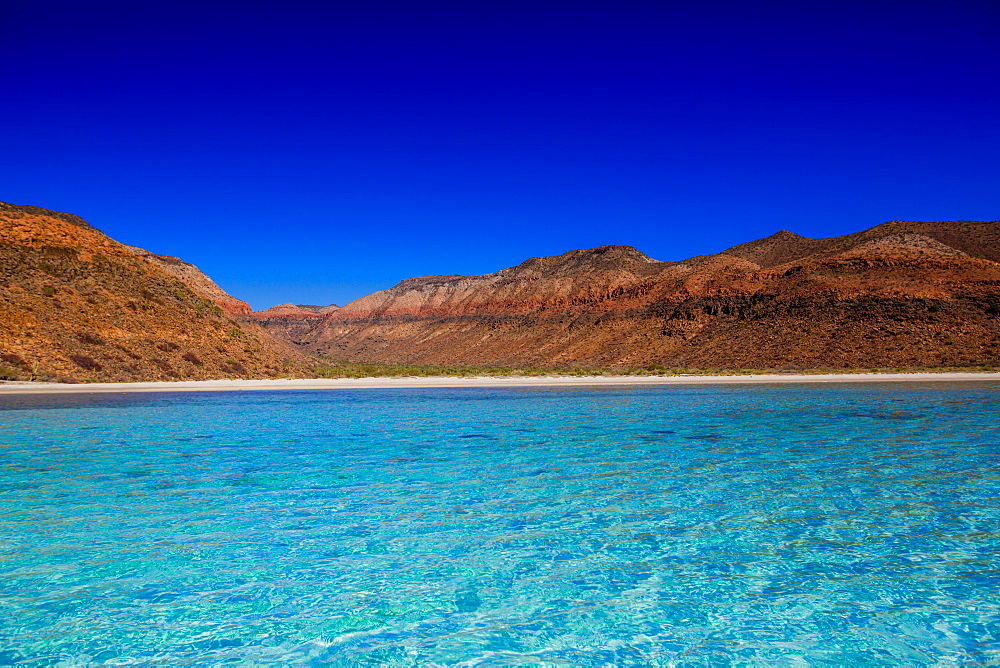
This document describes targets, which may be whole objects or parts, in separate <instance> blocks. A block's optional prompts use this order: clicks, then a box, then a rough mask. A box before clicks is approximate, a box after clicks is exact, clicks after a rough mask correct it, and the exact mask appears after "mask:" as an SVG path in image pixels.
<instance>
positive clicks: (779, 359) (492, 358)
mask: <svg viewBox="0 0 1000 668" xmlns="http://www.w3.org/2000/svg"><path fill="white" fill-rule="evenodd" d="M998 261H1000V222H976V221H957V222H944V223H921V222H903V221H893V222H889V223H885V224H883V225H879V226H877V227H874V228H871V229H869V230H865V231H863V232H858V233H856V234H851V235H847V236H843V237H836V238H832V239H806V238H804V237H800V236H798V235H795V234H793V233H791V232H779V233H777V234H775V235H773V236H771V237H768V238H766V239H761V240H758V241H753V242H750V243H746V244H741V245H739V246H735V247H733V248H730V249H728V250H726V251H723V252H721V253H718V254H716V255H706V256H700V257H695V258H691V259H689V260H684V261H681V262H658V261H655V260H652V259H650V258H649V257H647V256H645V255H643V254H642V253H640V252H639V251H637V250H635V249H634V248H630V247H624V246H602V247H599V248H594V249H590V250H576V251H570V252H569V253H564V254H563V255H560V256H556V257H544V258H532V259H530V260H527V261H525V262H523V263H521V264H520V265H518V266H516V267H511V268H509V269H504V270H502V271H499V272H497V273H494V274H487V275H484V276H472V277H466V276H428V277H423V278H412V279H407V280H405V281H402V282H401V283H399V284H398V285H396V286H395V287H393V288H391V289H389V290H383V291H380V292H376V293H374V294H371V295H368V296H367V297H363V298H361V299H358V300H356V301H354V302H351V303H350V304H347V305H345V306H344V307H342V308H340V309H338V310H336V311H335V312H332V313H329V314H326V315H325V316H323V317H322V318H320V317H303V318H299V319H297V320H295V322H294V323H292V322H290V321H289V322H287V323H280V322H278V321H272V322H271V324H270V326H269V330H270V331H272V332H274V333H276V334H278V335H282V336H284V337H285V338H286V339H287V340H289V341H292V342H294V343H296V344H298V345H299V346H300V347H302V348H304V349H306V350H309V351H311V352H314V353H317V354H320V355H323V356H326V357H329V358H332V359H350V360H353V361H381V362H406V363H419V364H455V363H465V364H495V365H512V366H520V365H548V364H556V365H565V366H574V365H595V366H605V367H606V366H646V365H649V364H661V365H664V366H667V367H701V368H706V367H714V368H718V367H729V368H750V367H752V368H775V367H778V368H780V367H799V368H822V367H840V368H857V367H874V366H877V367H886V366H952V365H976V364H996V363H998V361H1000V338H998V336H1000V264H998Z"/></svg>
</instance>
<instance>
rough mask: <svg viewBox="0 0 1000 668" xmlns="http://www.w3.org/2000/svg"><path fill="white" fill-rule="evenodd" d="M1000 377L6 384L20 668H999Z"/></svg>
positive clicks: (8, 608)
mask: <svg viewBox="0 0 1000 668" xmlns="http://www.w3.org/2000/svg"><path fill="white" fill-rule="evenodd" d="M998 397H1000V386H998V385H996V384H986V383H979V384H954V383H951V384H949V383H933V384H909V383H907V384H889V383H886V384H871V385H780V386H779V385H775V386H762V385H761V386H745V387H735V386H700V387H697V386H691V387H679V386H673V387H660V388H651V387H644V388H635V387H624V388H593V389H574V390H566V389H558V390H551V389H502V390H496V389H462V390H406V391H399V390H359V391H309V392H291V391H283V392H251V393H177V394H136V395H113V396H100V395H98V396H90V397H88V396H73V395H64V396H62V397H51V396H50V397H14V396H0V611H2V613H0V615H2V617H0V663H7V664H9V663H17V662H19V661H21V662H26V663H31V664H32V665H48V664H58V663H63V664H65V665H78V664H86V663H92V664H100V663H103V662H107V663H144V664H148V663H161V664H166V665H177V664H185V663H188V664H194V663H198V664H206V663H207V664H212V663H225V662H233V663H244V664H256V665H260V664H274V665H280V664H288V663H295V664H304V663H305V664H308V663H312V664H315V665H329V664H334V665H356V664H362V663H370V664H376V665H453V664H461V665H470V666H501V665H532V664H537V665H582V666H592V665H608V664H615V665H678V666H684V665H692V666H700V665H713V666H715V665H730V664H742V665H759V664H766V665H824V664H825V665H843V664H849V665H934V664H942V665H944V664H952V663H965V664H977V665H1000V407H998V402H997V398H998Z"/></svg>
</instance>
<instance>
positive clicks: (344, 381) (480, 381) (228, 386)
mask: <svg viewBox="0 0 1000 668" xmlns="http://www.w3.org/2000/svg"><path fill="white" fill-rule="evenodd" d="M379 366H380V367H382V366H392V365H379ZM444 368H445V369H453V370H454V372H453V373H452V375H445V374H444V373H440V374H437V375H430V374H425V375H412V374H411V375H402V374H401V373H400V374H395V375H391V374H389V373H388V372H387V374H386V375H382V376H378V375H372V374H369V375H364V376H362V375H351V376H348V375H330V376H326V377H319V378H317V377H313V378H270V379H269V378H256V379H250V378H224V379H219V380H188V381H183V380H182V381H154V382H130V383H52V382H39V381H16V380H15V381H12V380H0V396H2V395H5V394H8V395H10V394H63V393H72V394H78V393H118V394H126V393H129V392H139V393H141V392H218V391H244V390H319V389H365V388H368V389H375V388H383V389H386V388H393V389H419V388H424V389H427V388H462V387H467V388H473V387H586V386H615V385H618V386H622V385H685V384H688V385H710V384H726V385H739V384H746V385H752V384H768V383H771V384H779V383H780V384H788V383H880V382H942V381H943V382H982V381H988V382H1000V371H998V370H993V369H983V368H975V369H966V370H956V369H949V370H941V369H937V370H909V371H907V370H904V371H879V370H840V371H834V372H831V371H829V370H817V371H797V372H794V373H793V372H790V371H784V370H772V371H750V370H740V371H739V372H731V373H728V374H726V373H721V372H720V371H719V370H698V371H694V372H690V373H689V372H678V373H672V372H671V373H657V372H648V371H647V373H638V374H637V373H633V374H611V373H604V374H594V373H589V374H588V373H581V374H576V373H567V372H565V370H564V371H563V372H562V373H546V372H543V371H542V370H536V373H523V371H524V370H521V371H522V373H513V372H511V373H497V374H493V375H476V374H473V373H471V371H472V370H473V369H475V370H477V371H478V370H480V368H478V367H454V368H453V367H444ZM460 370H467V371H469V372H470V373H467V374H464V375H463V374H461V373H458V371H460Z"/></svg>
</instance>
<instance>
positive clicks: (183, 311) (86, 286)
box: [0, 202, 309, 381]
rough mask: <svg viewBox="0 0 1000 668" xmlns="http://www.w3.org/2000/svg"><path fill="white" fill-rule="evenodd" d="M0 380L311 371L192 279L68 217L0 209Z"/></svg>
mask: <svg viewBox="0 0 1000 668" xmlns="http://www.w3.org/2000/svg"><path fill="white" fill-rule="evenodd" d="M0 278H2V280H0V377H7V378H47V379H60V380H67V381H81V380H102V381H130V380H156V379H159V380H171V379H207V378H222V377H251V376H252V377H268V376H278V375H281V374H284V373H287V372H290V371H297V372H300V373H304V372H306V370H307V368H308V363H309V359H308V358H307V356H306V355H304V354H303V353H301V352H300V351H297V350H294V349H293V348H292V347H291V346H289V345H288V344H286V343H283V342H279V341H276V340H274V339H273V338H272V337H270V336H269V335H268V334H267V333H266V332H264V331H263V330H262V329H261V328H260V327H259V326H258V325H257V324H256V323H254V322H252V321H251V320H250V319H249V318H248V314H249V313H250V307H249V306H248V305H247V304H246V303H245V302H243V301H241V300H239V299H236V298H235V297H233V296H232V295H229V294H227V293H226V292H225V291H223V290H222V288H220V287H219V286H218V285H216V284H215V283H214V282H213V281H212V280H211V279H210V278H209V277H208V276H206V275H205V274H204V273H202V272H201V271H200V270H199V269H198V268H197V267H195V266H194V265H192V264H189V263H187V262H184V261H183V260H180V259H178V258H175V257H170V256H165V255H155V254H153V253H150V252H149V251H146V250H144V249H141V248H135V247H133V246H127V245H125V244H122V243H119V242H117V241H115V240H114V239H111V238H110V237H108V236H107V235H105V234H103V233H102V232H100V231H99V230H98V229H96V228H95V227H93V226H92V225H90V224H89V223H87V222H86V221H84V220H83V219H81V218H79V217H77V216H74V215H72V214H67V213H60V212H56V211H48V210H46V209H42V208H39V207H33V206H19V205H14V204H7V203H3V202H0Z"/></svg>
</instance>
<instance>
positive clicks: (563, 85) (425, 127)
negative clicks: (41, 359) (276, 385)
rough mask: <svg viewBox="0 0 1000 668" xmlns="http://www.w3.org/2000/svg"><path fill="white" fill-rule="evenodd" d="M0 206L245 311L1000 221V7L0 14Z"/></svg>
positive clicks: (17, 3) (191, 7) (992, 0)
mask: <svg viewBox="0 0 1000 668" xmlns="http://www.w3.org/2000/svg"><path fill="white" fill-rule="evenodd" d="M0 25H2V27H3V39H2V40H0V74H2V82H3V95H2V97H0V141H2V146H3V148H2V150H3V156H4V159H3V161H2V163H0V200H3V201H8V202H14V203H17V204H33V205H37V206H43V207H47V208H50V209H56V210H61V211H69V212H72V213H76V214H78V215H81V216H83V217H84V218H86V219H87V220H88V221H90V222H91V223H93V224H94V225H96V226H97V227H99V228H101V229H103V230H104V231H105V232H107V233H108V234H110V235H111V236H113V237H115V238H116V239H118V240H120V241H123V242H125V243H129V244H133V245H137V246H142V247H145V248H147V249H149V250H151V251H153V252H157V253H163V254H169V255H178V256H180V257H182V258H184V259H185V260H188V261H189V262H193V263H195V264H197V265H198V266H200V267H201V268H202V269H204V270H205V271H206V272H207V273H208V274H209V275H211V276H212V277H213V278H214V279H216V281H217V282H218V283H219V284H220V285H222V287H223V288H225V289H227V290H228V291H230V292H231V293H233V294H234V295H236V296H237V297H240V298H242V299H245V300H247V301H249V302H250V303H251V305H252V306H254V308H258V309H260V308H265V307H267V306H270V305H272V304H275V303H279V302H287V301H291V302H297V303H313V304H328V303H331V302H336V303H339V304H343V303H345V302H346V301H349V300H350V299H353V298H356V297H359V296H361V295H363V294H367V293H368V292H371V291H373V290H376V289H380V288H384V287H389V286H390V285H393V284H394V283H396V282H397V281H399V280H400V279H403V278H407V277H411V276H419V275H427V274H481V273H488V272H491V271H496V270H498V269H501V268H503V267H506V266H511V265H514V264H517V263H518V262H520V261H522V260H524V259H526V258H528V257H531V256H537V255H553V254H558V253H562V252H564V251H567V250H570V249H574V248H588V247H593V246H598V245H602V244H626V245H631V246H636V247H637V248H639V249H640V250H642V251H644V252H645V253H647V254H649V255H651V256H653V257H655V258H657V259H662V260H677V259H682V258H685V257H689V256H692V255H697V254H701V253H713V252H718V251H720V250H722V249H724V248H726V247H728V246H731V245H734V244H737V243H740V242H743V241H748V240H750V239H754V238H759V237H763V236H767V235H769V234H772V233H773V232H775V231H777V230H779V229H789V230H792V231H794V232H797V233H799V234H803V235H805V236H813V237H826V236H835V235H839V234H845V233H849V232H854V231H858V230H861V229H864V228H867V227H871V226H873V225H876V224H878V223H881V222H884V221H887V220H893V219H908V220H953V219H977V220H982V219H988V220H993V219H997V218H1000V2H996V0H988V1H987V0H978V1H973V0H948V1H945V0H935V1H934V2H924V1H921V0H908V1H906V2H879V1H878V0H869V1H868V2H863V3H862V2H858V3H851V2H805V1H803V0H798V1H796V2H767V1H766V0H761V1H759V2H749V1H746V0H743V1H740V2H712V1H711V0H706V1H702V2H671V1H669V0H661V1H660V2H628V1H627V0H623V1H620V2H617V1H616V2H610V1H605V2H587V1H586V0H579V1H578V2H573V3H569V2H559V3H556V2H546V1H545V0H538V1H536V2H519V1H516V0H515V1H513V2H489V1H486V2H482V1H477V0H465V1H463V2H436V1H435V0H425V1H422V2H413V1H410V2H405V3H403V2H394V3H387V2H379V1H378V0H362V1H358V2H354V1H345V2H337V1H332V2H326V3H321V2H295V1H294V0H292V1H286V2H271V3H267V4H253V3H248V2H239V3H237V2H232V3H224V2H213V1H212V0H204V1H203V2H197V3H186V2H169V3H160V2H157V1H156V0H153V1H150V2H146V1H143V2H139V1H136V0H130V1H129V2H122V3H113V2H103V1H102V0H95V1H94V2H86V3H85V2H50V1H48V0H31V1H30V2H27V1H24V0H0Z"/></svg>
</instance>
